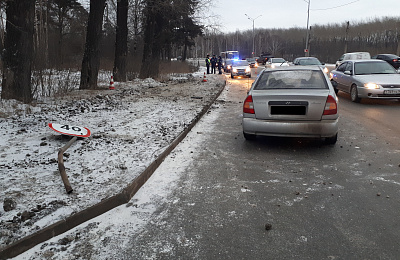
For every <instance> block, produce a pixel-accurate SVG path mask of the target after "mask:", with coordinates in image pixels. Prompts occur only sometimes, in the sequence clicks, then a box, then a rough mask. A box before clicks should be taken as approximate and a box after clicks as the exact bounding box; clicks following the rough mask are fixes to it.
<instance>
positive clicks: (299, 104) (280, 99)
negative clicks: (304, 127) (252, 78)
mask: <svg viewBox="0 0 400 260" xmlns="http://www.w3.org/2000/svg"><path fill="white" fill-rule="evenodd" d="M328 94H329V89H291V90H288V91H287V93H285V94H283V93H282V89H280V90H267V91H265V90H260V91H253V92H252V96H253V103H254V110H255V116H256V118H257V119H265V120H282V119H284V120H308V121H310V120H311V121H313V120H316V121H317V120H321V117H322V114H323V112H324V108H325V103H326V99H327V97H328Z"/></svg>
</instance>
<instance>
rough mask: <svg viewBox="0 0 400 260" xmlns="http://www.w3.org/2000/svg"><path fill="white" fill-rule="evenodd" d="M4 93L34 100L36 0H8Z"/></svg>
mask: <svg viewBox="0 0 400 260" xmlns="http://www.w3.org/2000/svg"><path fill="white" fill-rule="evenodd" d="M6 16H7V25H6V35H5V43H4V53H3V82H2V92H1V97H2V98H4V99H17V100H20V101H22V102H24V103H29V102H31V101H32V91H31V69H32V59H33V50H34V49H33V32H34V19H35V1H31V0H19V1H7V5H6Z"/></svg>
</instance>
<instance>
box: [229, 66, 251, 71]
mask: <svg viewBox="0 0 400 260" xmlns="http://www.w3.org/2000/svg"><path fill="white" fill-rule="evenodd" d="M248 67H249V66H232V68H233V69H239V70H245V69H247V68H248Z"/></svg>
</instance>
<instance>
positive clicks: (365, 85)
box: [364, 83, 381, 89]
mask: <svg viewBox="0 0 400 260" xmlns="http://www.w3.org/2000/svg"><path fill="white" fill-rule="evenodd" d="M364 87H366V88H367V89H379V88H380V87H381V85H378V84H376V83H365V84H364Z"/></svg>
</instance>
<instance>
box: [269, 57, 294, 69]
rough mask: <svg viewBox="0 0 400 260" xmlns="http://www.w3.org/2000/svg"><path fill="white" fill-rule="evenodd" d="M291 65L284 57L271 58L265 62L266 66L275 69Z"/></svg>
mask: <svg viewBox="0 0 400 260" xmlns="http://www.w3.org/2000/svg"><path fill="white" fill-rule="evenodd" d="M285 66H289V63H288V62H287V61H286V60H285V59H283V58H270V59H269V60H268V61H267V63H266V64H265V67H266V68H271V69H274V68H276V67H285Z"/></svg>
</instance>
